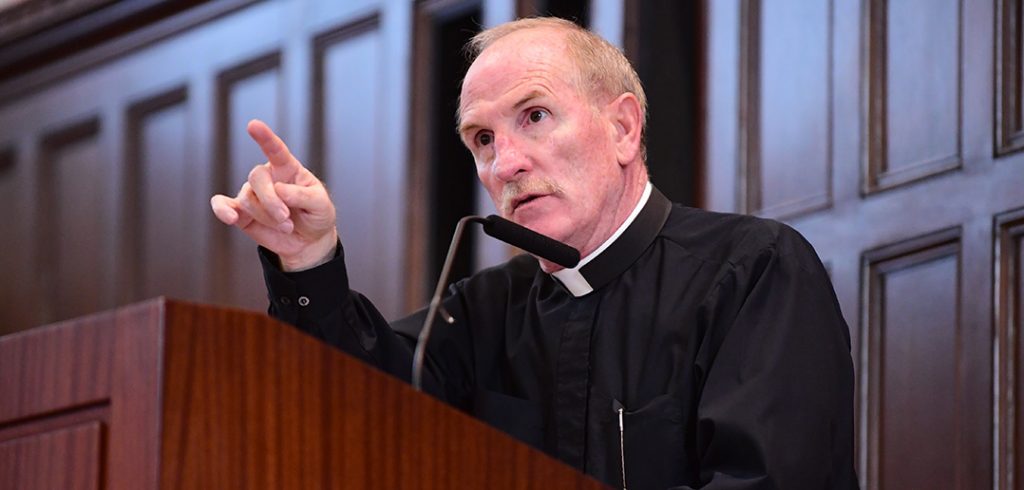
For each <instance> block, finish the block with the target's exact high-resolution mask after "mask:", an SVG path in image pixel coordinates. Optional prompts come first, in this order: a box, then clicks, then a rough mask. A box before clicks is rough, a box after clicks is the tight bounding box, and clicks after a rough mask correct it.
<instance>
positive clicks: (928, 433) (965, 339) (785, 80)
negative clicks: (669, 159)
mask: <svg viewBox="0 0 1024 490" xmlns="http://www.w3.org/2000/svg"><path fill="white" fill-rule="evenodd" d="M705 5H706V6H707V7H708V9H709V22H708V25H709V28H708V40H709V48H708V53H709V58H708V71H707V73H705V74H704V76H705V77H706V83H707V84H708V97H707V99H706V100H707V102H708V115H709V116H708V121H709V125H708V127H707V128H706V129H705V141H706V142H707V144H708V157H709V158H710V159H711V160H709V161H707V162H706V164H705V165H706V166H705V171H704V174H705V177H706V181H705V182H706V189H708V193H707V200H706V201H705V203H706V204H710V205H711V206H713V207H714V208H715V209H719V210H727V211H742V212H756V213H760V214H762V215H767V216H774V217H778V218H783V219H785V220H786V221H788V222H789V223H790V224H791V225H793V226H794V227H795V228H797V229H798V230H799V231H801V232H802V233H803V234H804V235H805V236H807V237H808V239H809V240H810V241H811V243H813V244H814V245H815V247H816V248H817V250H818V253H819V254H820V255H821V257H822V258H823V260H824V261H825V262H826V263H827V264H828V265H829V272H830V276H831V277H832V279H833V282H834V284H835V287H836V291H837V295H838V297H839V300H840V304H841V305H842V308H843V311H844V315H845V316H846V318H847V321H848V324H849V325H850V327H851V333H852V344H853V345H852V351H853V352H854V354H855V357H854V362H855V367H856V369H857V373H858V379H859V382H860V386H859V388H858V389H859V397H858V399H859V403H858V407H857V411H858V427H857V431H858V446H859V450H858V451H859V462H858V468H859V471H860V473H861V478H862V482H863V483H864V487H865V488H868V489H892V488H932V487H942V488H962V489H968V488H971V489H973V488H999V489H1001V490H1002V489H1019V488H1024V483H1022V481H1021V478H1020V476H1019V474H1020V471H1021V470H1020V468H1021V467H1024V464H1022V462H1024V458H1021V457H1020V456H1019V455H1020V453H1021V451H1020V450H1019V447H1020V445H1019V444H1020V443H1019V441H1020V440H1021V434H1022V433H1024V432H1022V431H1021V429H1020V423H1019V421H1020V418H1021V417H1022V416H1024V415H1022V413H1024V410H1022V409H1021V408H1020V405H1019V403H1018V402H1017V400H1018V398H1019V395H1018V394H1017V392H1018V391H1019V390H1020V389H1021V383H1020V381H1019V379H1020V372H1024V371H1022V370H1021V368H1020V362H1019V360H1018V359H1019V358H1021V355H1022V352H1024V351H1022V350H1021V348H1020V345H1021V343H1020V341H1019V340H1018V335H1017V333H1016V332H1017V328H1018V323H1019V320H1018V319H1017V313H1016V312H1017V309H1018V308H1019V304H1020V302H1021V301H1022V299H1021V293H1020V291H1019V289H1020V288H1019V283H1020V281H1019V279H1018V278H1017V276H1016V274H1018V273H1017V271H1018V269H1019V265H1018V262H1019V261H1020V260H1021V257H1022V256H1021V252H1020V247H1019V243H1020V238H1019V236H1020V232H1019V230H1018V228H1019V226H1020V225H1019V220H1020V219H1021V218H1020V211H1015V212H1007V210H1019V209H1022V208H1024V193H1021V192H1020V183H1021V182H1024V165H1022V163H1024V156H1022V154H1021V153H1019V152H1018V151H1017V150H1018V149H1019V148H1020V147H1021V146H1020V145H1019V141H1018V136H1019V133H1020V130H1021V129H1022V124H1021V120H1022V119H1024V118H1022V113H1021V110H1020V100H1021V89H1020V86H1019V85H1020V82H1019V80H1020V77H1021V68H1020V67H1021V63H1020V59H1021V58H1020V45H1021V39H1022V38H1021V36H1020V30H1021V27H1020V26H1021V20H1022V19H1021V15H1020V13H1021V10H1020V2H1016V1H1007V2H1003V1H1000V2H985V1H983V0H944V1H941V2H924V1H919V2H887V1H884V0H862V1H860V2H831V5H830V6H828V7H827V8H826V7H824V6H821V5H817V4H815V5H814V6H811V5H809V4H807V3H806V2H803V3H799V4H798V5H797V4H796V3H794V4H793V5H790V3H789V2H786V1H783V0H780V1H768V0H763V1H761V2H737V3H736V4H731V3H719V2H707V3H705ZM794 5H796V6H798V7H799V9H791V7H793V6H794ZM815 9H818V10H815ZM812 10H813V11H814V12H810V11H812ZM809 19H811V20H814V21H809ZM755 20H756V21H757V22H756V23H755V22H754V21H755ZM754 24H757V25H754ZM773 25H774V26H775V27H776V28H775V29H774V30H773V29H772V27H771V26H773ZM819 25H820V26H821V27H822V28H820V29H819ZM995 34H998V35H995ZM794 39H803V40H804V42H803V43H802V44H791V45H789V47H788V48H784V47H783V46H786V43H793V42H794ZM993 39H995V41H996V43H992V40H993ZM772 46H775V47H774V48H773V47H772ZM773 52H774V53H776V55H774V56H773V55H772V54H771V53H773ZM805 74H809V75H807V77H806V78H804V76H805ZM794 77H795V78H796V79H798V80H802V81H799V82H797V81H794ZM788 84H792V85H794V86H796V87H799V90H800V92H799V94H798V96H797V97H787V93H788V92H787V89H788V88H789V86H788ZM733 87H735V89H733ZM790 95H791V94H790ZM822 97H823V98H824V99H822ZM804 99H807V100H814V101H815V102H813V103H811V104H806V105H805V104H803V103H802V102H803V100H804ZM769 101H771V103H774V102H778V104H779V105H778V106H776V110H775V111H774V114H771V113H769V112H768V111H767V109H766V107H767V104H769V103H770V102H769ZM817 127H820V128H824V129H823V130H822V131H807V130H805V131H802V132H801V131H793V130H792V128H817ZM768 131H773V132H772V133H771V136H769V133H768ZM769 139H771V140H772V144H774V145H776V146H775V147H776V148H778V149H779V150H777V152H776V155H777V158H775V159H774V163H769V162H770V161H771V159H769V156H768V155H769V153H768V152H767V151H766V149H765V146H764V145H765V142H766V141H767V140H769ZM809 140H814V141H809ZM809 161H813V162H815V163H814V164H813V165H812V164H810V163H808V162H809ZM771 165H776V167H777V168H771ZM730 166H731V168H730ZM752 167H753V169H752ZM819 169H820V170H822V171H819ZM752 170H753V171H752ZM772 179H776V180H777V181H778V182H777V183H774V184H773V182H772ZM779 182H784V184H780V183H779ZM773 185H774V186H776V187H775V188H774V190H773ZM819 190H820V191H822V194H823V195H825V196H826V197H827V200H826V201H825V203H826V204H823V205H821V206H816V205H809V206H806V208H805V209H803V210H800V208H799V207H797V208H796V209H795V210H794V212H786V207H785V206H783V207H781V208H775V209H774V210H773V207H772V206H773V204H774V202H773V201H775V202H782V203H786V202H801V201H800V199H799V198H800V197H805V196H814V195H815V194H816V191H819ZM773 192H774V194H772V193H773ZM770 195H774V196H776V197H775V198H771V199H769V198H768V196H770ZM786 198H790V199H786ZM758 200H760V201H761V202H758ZM809 202H813V201H809ZM778 209H781V210H783V212H778V211H776V210H778ZM993 241H995V243H993ZM993 308H994V309H993ZM993 322H994V325H993Z"/></svg>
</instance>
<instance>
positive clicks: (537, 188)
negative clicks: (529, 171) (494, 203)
mask: <svg viewBox="0 0 1024 490" xmlns="http://www.w3.org/2000/svg"><path fill="white" fill-rule="evenodd" d="M561 192H562V187H561V186H560V185H558V184H557V183H556V182H555V181H553V180H550V179H546V178H535V179H527V180H517V181H513V182H509V183H507V184H505V187H503V188H502V189H501V202H500V203H498V211H500V212H501V214H502V215H503V216H509V215H511V214H512V211H513V208H512V204H513V203H514V202H515V199H516V198H517V197H519V196H522V195H524V194H560V193H561Z"/></svg>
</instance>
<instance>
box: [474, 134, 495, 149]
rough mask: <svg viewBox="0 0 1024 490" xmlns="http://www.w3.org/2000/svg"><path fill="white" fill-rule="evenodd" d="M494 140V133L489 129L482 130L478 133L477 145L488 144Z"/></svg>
mask: <svg viewBox="0 0 1024 490" xmlns="http://www.w3.org/2000/svg"><path fill="white" fill-rule="evenodd" d="M493 141H494V135H493V134H491V133H490V132H487V131H480V132H479V133H477V134H476V144H477V146H487V145H489V144H491V143H492V142H493Z"/></svg>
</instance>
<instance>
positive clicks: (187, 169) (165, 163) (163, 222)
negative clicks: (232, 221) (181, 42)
mask: <svg viewBox="0 0 1024 490" xmlns="http://www.w3.org/2000/svg"><path fill="white" fill-rule="evenodd" d="M128 124H129V127H128V131H129V133H128V134H129V137H130V138H131V139H132V140H131V141H129V146H128V148H129V152H128V158H129V162H128V165H130V166H131V170H130V171H129V172H127V174H128V175H129V176H130V177H129V182H130V184H129V188H131V189H134V193H133V194H132V201H134V202H131V203H129V204H128V205H127V207H126V211H130V212H133V213H134V216H133V218H134V219H133V220H132V221H133V223H132V226H130V229H131V231H130V232H129V233H130V235H131V237H132V243H130V244H129V247H131V249H132V252H131V253H133V254H134V255H135V257H134V259H135V263H134V264H133V267H132V268H133V269H134V274H133V275H134V280H133V281H132V285H133V288H132V290H131V291H129V292H128V297H129V298H130V300H131V301H138V300H142V299H145V298H151V297H155V296H161V295H164V296H170V297H174V298H181V299H198V298H199V296H198V293H199V291H197V290H196V287H195V284H194V283H193V273H194V269H193V268H192V267H189V266H183V264H195V263H197V260H196V257H198V256H199V254H200V252H201V248H200V245H201V244H200V243H198V241H197V240H196V226H198V223H201V222H203V221H202V220H199V219H197V217H196V216H193V215H191V214H192V210H193V209H194V207H193V206H190V203H192V202H195V201H196V200H197V199H199V198H200V197H199V195H198V191H199V189H197V188H196V186H195V173H194V170H195V169H194V168H193V165H192V162H190V159H189V155H190V153H189V150H190V140H189V138H188V110H187V106H186V91H185V89H184V88H180V89H175V90H172V91H170V92H166V93H163V94H158V95H155V96H153V97H150V98H147V99H145V100H143V101H141V102H139V103H137V104H135V105H133V107H132V108H131V109H130V110H129V117H128Z"/></svg>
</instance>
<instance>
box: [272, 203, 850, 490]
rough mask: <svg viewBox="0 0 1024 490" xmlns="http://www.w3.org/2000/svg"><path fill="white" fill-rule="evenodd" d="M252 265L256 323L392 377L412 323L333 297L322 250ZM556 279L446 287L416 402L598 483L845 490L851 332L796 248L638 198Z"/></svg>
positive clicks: (487, 274)
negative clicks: (512, 440)
mask: <svg viewBox="0 0 1024 490" xmlns="http://www.w3.org/2000/svg"><path fill="white" fill-rule="evenodd" d="M261 257H262V261H263V264H264V273H265V277H266V280H267V284H268V288H269V290H270V298H271V305H270V313H271V314H272V315H274V316H276V317H278V318H280V319H282V320H285V321H287V322H290V323H292V324H294V325H297V326H298V327H299V328H300V329H302V330H304V331H306V332H308V333H310V334H312V335H314V336H316V337H319V338H321V339H323V340H324V341H326V342H328V343H330V344H332V345H335V346H337V347H339V348H341V349H343V350H345V351H346V352H348V353H350V354H352V355H355V356H357V357H360V358H362V359H363V360H365V361H366V362H369V363H371V364H373V365H375V366H378V367H379V368H381V369H383V370H385V371H387V372H389V373H391V374H394V375H395V376H398V377H401V378H403V379H406V380H408V379H409V372H410V359H411V353H412V344H411V341H410V338H409V337H408V336H406V335H403V334H400V333H397V332H396V331H404V332H415V331H416V330H417V329H418V327H419V324H421V323H422V319H423V315H424V314H425V313H424V312H420V313H418V314H416V315H413V316H412V317H410V318H408V319H405V320H401V321H399V322H396V324H395V325H391V326H389V325H388V323H387V322H386V321H385V320H384V319H383V317H382V316H381V315H380V314H379V313H378V312H377V310H376V309H375V308H374V307H373V305H372V304H371V303H370V302H369V301H368V300H367V299H366V298H365V297H363V296H362V295H360V294H358V293H356V292H353V291H351V290H350V289H349V284H348V279H347V275H346V272H345V264H344V256H343V253H342V252H341V250H340V247H339V253H338V256H337V257H336V258H335V259H334V260H333V261H331V262H329V263H327V264H325V265H322V266H320V267H317V268H315V269H312V270H308V271H303V272H297V273H283V272H281V271H280V269H279V268H278V267H277V265H276V260H275V258H274V257H273V255H272V254H270V253H269V252H267V251H266V250H262V251H261ZM569 274H570V275H572V274H575V275H576V276H577V277H576V278H575V280H571V278H570V280H566V282H565V283H563V282H559V280H557V279H556V278H553V277H552V276H551V275H549V274H546V273H544V272H543V271H542V270H541V269H540V268H539V266H538V264H537V261H536V260H535V259H534V258H532V257H529V256H525V255H524V256H519V257H516V258H513V259H512V260H510V261H509V262H507V263H506V264H504V265H501V266H498V267H494V268H490V269H487V270H484V271H481V272H479V273H477V274H475V275H474V276H472V277H470V278H468V279H465V280H462V281H460V282H458V283H457V284H455V285H454V286H452V287H451V294H450V295H449V296H448V297H447V298H446V300H445V308H446V309H447V310H448V312H449V313H451V314H452V316H454V317H455V319H456V322H455V323H454V324H453V325H448V324H445V323H443V322H438V323H437V324H436V325H435V331H434V336H433V337H432V339H431V342H430V345H429V347H428V360H427V368H426V369H425V376H424V385H425V387H426V389H427V391H429V392H431V393H432V394H434V395H435V396H438V397H440V398H442V399H444V400H446V401H448V402H449V403H451V404H452V405H454V406H456V407H458V408H460V409H462V410H465V411H467V412H469V413H471V414H473V415H475V416H477V417H479V418H480V419H482V420H484V421H486V422H488V423H490V424H492V425H494V426H496V427H498V428H500V429H502V430H504V431H506V432H508V433H509V434H511V435H513V436H515V437H517V438H519V439H520V440H522V441H525V442H527V443H529V444H531V445H534V446H535V447H538V448H540V449H542V450H544V451H546V452H548V453H550V454H552V455H554V456H555V457H557V458H559V459H561V460H563V461H565V462H566V463H568V464H570V465H572V466H575V467H576V468H579V469H580V470H582V471H584V472H586V473H588V474H591V475H593V476H595V477H597V478H598V479H600V480H603V481H605V482H607V483H608V484H610V485H615V486H621V485H622V477H623V475H622V471H621V468H623V467H625V480H626V485H627V486H628V487H629V488H630V489H637V490H640V489H663V488H681V489H689V488H709V489H711V488H714V489H755V488H757V489H761V488H764V489H768V488H778V489H805V488H806V489H812V488H813V489H825V488H828V489H833V488H836V489H838V488H842V489H847V488H856V487H857V479H856V475H855V472H854V468H853V368H852V363H851V358H850V340H849V330H848V328H847V326H846V324H845V322H844V321H843V318H842V315H841V313H840V311H839V306H838V304H837V302H836V299H835V294H834V292H833V290H832V286H831V283H830V281H829V278H828V276H827V274H826V272H825V270H824V268H823V267H822V264H821V261H820V260H819V259H818V257H817V255H816V254H815V253H814V250H813V249H812V248H811V246H810V245H809V244H808V243H807V242H806V241H805V240H804V239H803V238H802V237H801V236H800V235H799V234H798V233H796V232H795V231H793V230H792V229H791V228H789V227H787V226H785V225H783V224H780V223H778V222H774V221H770V220H763V219H758V218H754V217H749V216H741V215H729V214H717V213H711V212H706V211H702V210H697V209H692V208H686V207H682V206H679V205H672V204H671V203H670V202H669V201H668V200H667V199H666V198H665V197H664V196H662V195H661V193H659V192H658V191H657V190H656V189H654V190H653V191H652V192H651V193H650V197H649V199H647V202H646V203H645V204H644V205H643V208H642V209H641V210H640V211H639V214H637V215H636V217H635V219H634V220H633V221H632V223H630V224H629V226H628V227H627V228H626V229H625V231H624V232H623V233H622V234H621V236H619V237H617V238H616V239H615V240H614V241H613V242H612V243H611V245H610V246H609V247H608V248H607V249H605V250H603V251H601V252H600V254H599V255H598V256H596V258H593V259H592V260H591V261H590V262H588V263H587V264H586V265H584V266H583V267H582V268H580V270H578V271H577V272H570V273H569ZM569 283H572V284H569ZM581 284H582V285H583V287H582V288H581V287H580V285H581ZM570 286H571V287H570ZM300 299H301V301H300ZM618 408H622V412H623V413H622V432H621V434H620V424H619V414H618V412H617V409H618ZM620 436H621V439H620ZM620 441H621V442H622V443H623V444H624V449H623V448H622V447H621V446H620ZM623 454H624V459H625V462H624V465H623V461H622V459H623V457H622V455H623Z"/></svg>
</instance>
